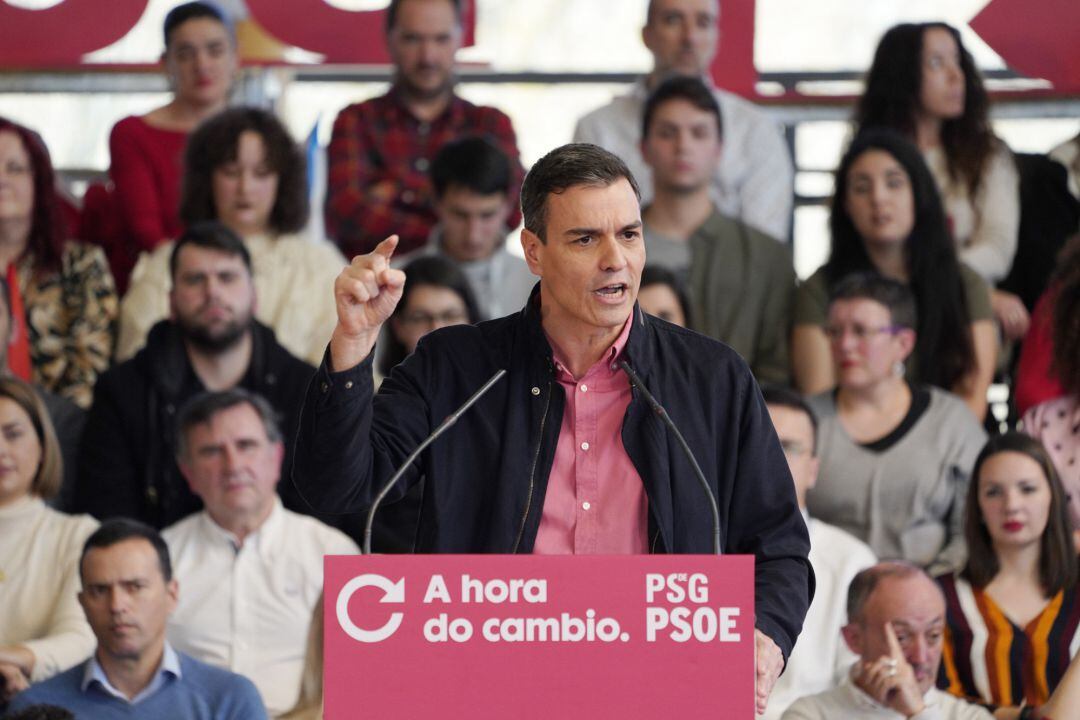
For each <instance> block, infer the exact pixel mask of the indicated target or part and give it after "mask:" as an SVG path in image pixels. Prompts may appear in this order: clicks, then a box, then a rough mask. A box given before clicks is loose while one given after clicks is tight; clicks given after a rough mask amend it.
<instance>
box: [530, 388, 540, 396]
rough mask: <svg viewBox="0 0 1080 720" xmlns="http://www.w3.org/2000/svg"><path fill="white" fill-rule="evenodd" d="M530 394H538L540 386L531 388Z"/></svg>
mask: <svg viewBox="0 0 1080 720" xmlns="http://www.w3.org/2000/svg"><path fill="white" fill-rule="evenodd" d="M532 394H533V395H539V394H540V388H538V387H534V388H533V389H532Z"/></svg>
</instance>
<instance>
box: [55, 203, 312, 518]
mask: <svg viewBox="0 0 1080 720" xmlns="http://www.w3.org/2000/svg"><path fill="white" fill-rule="evenodd" d="M170 269H171V274H172V289H171V290H170V291H169V305H170V308H171V319H169V320H162V321H161V322H159V323H158V324H157V325H155V326H154V327H153V328H151V330H150V334H149V335H148V336H147V339H146V346H145V347H143V349H142V350H140V351H139V352H138V354H136V355H135V357H133V358H131V359H130V360H127V361H125V362H122V363H120V364H119V365H117V366H115V367H113V368H112V369H110V370H109V371H108V372H106V373H105V374H104V375H102V376H101V377H100V378H98V381H97V385H96V386H95V387H94V404H93V406H92V407H91V409H90V415H89V418H88V419H87V424H86V431H85V433H84V434H83V441H82V446H81V449H80V461H79V482H78V488H77V492H76V509H77V510H78V511H80V512H89V513H91V514H93V515H94V516H95V517H97V518H99V519H105V518H108V517H117V516H124V517H130V518H135V519H137V520H141V521H143V522H145V523H147V524H149V525H152V526H154V527H156V528H163V527H166V526H168V525H171V524H172V523H174V522H176V521H177V520H180V519H181V518H183V517H185V516H187V515H190V514H191V513H193V512H195V511H197V510H199V509H200V508H201V507H202V503H201V502H200V501H199V499H198V497H196V496H195V495H194V494H193V493H192V492H191V490H190V489H189V488H188V485H187V482H186V481H185V480H184V478H183V476H182V475H181V474H180V469H179V468H178V467H177V465H176V460H175V457H176V449H175V439H174V435H175V432H176V429H175V423H176V415H177V413H178V412H179V410H180V408H181V407H182V406H183V405H184V403H185V402H186V401H187V400H189V399H191V398H192V397H194V396H195V395H198V394H199V393H201V392H204V391H207V390H213V391H218V390H228V389H230V388H234V387H241V388H243V389H245V390H248V391H249V392H252V393H255V394H257V395H262V396H263V397H265V398H266V399H267V400H268V401H269V402H270V404H271V406H272V407H273V408H274V410H275V411H277V413H278V414H279V415H280V416H281V418H282V420H281V422H282V427H283V429H284V434H285V438H286V443H285V447H286V453H288V452H289V450H290V446H291V443H290V442H289V440H290V439H291V438H292V435H293V429H294V428H295V427H296V418H297V415H298V414H299V412H300V403H301V402H302V401H303V398H304V390H305V389H306V387H307V384H308V382H309V381H310V379H311V377H312V375H313V374H314V368H312V367H311V366H310V365H308V364H307V363H306V362H304V361H302V360H299V359H297V358H295V357H293V356H292V355H291V354H290V353H289V351H288V350H286V349H285V348H284V347H282V346H281V345H279V344H278V342H277V340H276V339H275V337H274V332H273V331H272V330H271V329H270V328H268V327H266V326H265V325H262V324H261V323H259V322H258V321H256V320H255V319H254V318H253V317H252V312H253V310H254V307H255V288H254V285H253V284H252V279H251V258H250V256H249V255H248V251H247V248H245V247H244V243H243V241H242V240H240V238H239V237H237V235H236V234H235V233H233V232H232V231H231V230H229V229H228V228H226V227H225V226H224V225H221V224H220V223H217V222H206V223H198V224H195V225H193V226H191V227H190V228H188V230H187V231H186V232H185V233H184V234H183V235H182V236H181V237H180V239H179V240H177V242H176V246H175V247H174V248H173V253H172V258H171V261H170ZM286 462H288V455H287V454H286ZM285 467H288V466H287V465H286V466H285ZM279 490H280V491H281V495H282V500H283V502H284V503H285V506H286V507H288V508H290V509H293V510H297V511H299V512H304V511H305V510H308V511H309V512H310V509H309V508H307V507H306V506H304V505H303V504H302V502H301V501H300V500H299V498H297V496H296V491H295V489H294V488H293V486H292V484H291V483H281V484H280V486H279Z"/></svg>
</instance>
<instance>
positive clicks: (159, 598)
mask: <svg viewBox="0 0 1080 720" xmlns="http://www.w3.org/2000/svg"><path fill="white" fill-rule="evenodd" d="M79 572H80V575H81V579H82V587H83V589H82V591H81V592H80V593H79V596H78V597H79V603H80V604H81V605H82V608H83V611H84V612H85V613H86V619H87V620H89V621H90V627H91V628H93V630H94V635H95V636H96V637H97V650H96V651H94V654H93V656H92V657H91V658H90V659H89V660H87V661H86V662H85V663H84V664H82V665H77V666H76V667H73V668H71V669H70V670H68V671H67V672H64V673H62V674H60V675H57V676H56V677H54V678H52V679H51V680H47V681H45V682H43V683H40V684H38V685H34V686H33V687H31V688H30V689H29V690H26V691H25V692H23V693H20V694H19V695H18V696H16V698H15V700H14V701H13V702H12V703H11V709H12V710H21V709H23V708H26V707H28V706H31V705H33V704H35V703H49V704H52V705H58V706H60V707H63V708H66V709H67V710H70V711H72V712H73V713H75V716H76V717H80V718H94V720H112V719H113V718H135V719H136V720H141V719H143V718H145V719H146V720H159V719H160V718H170V720H189V719H190V720H195V719H196V718H198V719H199V720H233V719H236V720H239V719H240V718H243V719H244V720H259V719H260V718H263V719H265V718H266V711H265V710H264V709H263V706H262V703H261V702H260V701H259V693H258V691H257V690H256V689H255V686H254V685H252V684H251V682H250V681H249V680H247V679H246V678H244V677H241V676H240V675H234V674H233V673H231V672H228V671H226V670H220V669H218V668H215V667H211V666H210V665H205V664H203V663H201V662H199V661H198V660H195V659H194V658H191V657H188V656H187V655H184V654H183V653H179V652H177V651H176V650H174V649H173V648H172V646H171V645H169V643H168V642H167V641H166V639H165V625H166V623H167V621H168V619H169V616H170V615H171V614H172V612H173V611H174V610H175V608H176V604H177V599H178V595H179V587H178V585H177V582H176V580H175V579H174V578H173V576H172V567H171V564H170V562H169V549H168V547H166V545H165V541H164V540H162V539H161V536H160V535H158V533H157V532H156V531H155V530H154V529H153V528H150V527H148V526H146V525H143V524H142V523H139V522H136V521H134V520H128V519H117V520H110V521H108V522H106V523H105V524H103V525H102V526H101V527H100V528H98V530H97V531H96V532H95V533H94V534H93V535H91V536H90V538H89V539H88V540H87V541H86V545H85V547H84V548H83V551H82V558H81V559H80V561H79Z"/></svg>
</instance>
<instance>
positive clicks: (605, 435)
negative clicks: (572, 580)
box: [533, 315, 649, 555]
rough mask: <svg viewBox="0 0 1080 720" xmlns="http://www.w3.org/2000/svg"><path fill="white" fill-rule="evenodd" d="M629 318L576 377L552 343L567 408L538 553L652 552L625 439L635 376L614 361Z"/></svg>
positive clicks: (538, 536)
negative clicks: (631, 386)
mask: <svg viewBox="0 0 1080 720" xmlns="http://www.w3.org/2000/svg"><path fill="white" fill-rule="evenodd" d="M632 319H633V315H631V316H630V318H629V319H627V321H626V325H624V326H623V330H622V333H620V334H619V337H618V338H617V339H616V340H615V343H614V344H613V345H612V346H611V348H609V349H608V350H607V351H606V352H605V353H604V355H603V357H601V359H600V361H599V362H597V363H596V364H595V365H593V366H592V367H591V368H589V370H588V372H586V373H585V375H584V376H583V377H581V378H579V379H575V378H574V376H573V375H572V374H571V373H570V371H569V370H567V363H566V362H565V361H564V360H563V359H562V358H561V357H560V353H559V351H558V349H557V348H556V349H555V373H556V379H557V380H558V381H559V384H560V385H562V387H563V390H564V391H565V392H566V408H565V410H564V411H563V418H562V426H561V427H560V429H559V442H558V444H557V445H556V446H555V461H554V463H553V464H552V467H551V475H550V476H549V477H548V485H547V494H546V495H545V496H544V510H543V515H542V516H541V518H540V528H539V530H538V531H537V533H536V542H535V544H534V546H533V552H535V553H539V554H570V553H573V554H575V555H578V554H587V555H595V554H630V553H637V554H641V553H646V552H648V545H649V544H648V499H647V498H646V496H645V487H644V485H642V482H641V476H640V475H638V473H637V470H636V469H635V468H634V464H633V463H632V462H631V461H630V456H629V455H627V454H626V448H624V447H623V442H622V424H623V416H624V415H626V408H627V406H628V405H629V404H630V381H629V379H628V378H627V377H626V374H625V373H624V372H623V371H622V370H620V369H619V368H618V367H617V366H616V365H615V360H616V358H618V356H619V354H620V353H621V352H622V350H623V348H624V347H625V346H626V340H627V338H629V337H630V325H631V320H632ZM552 347H554V343H553V344H552Z"/></svg>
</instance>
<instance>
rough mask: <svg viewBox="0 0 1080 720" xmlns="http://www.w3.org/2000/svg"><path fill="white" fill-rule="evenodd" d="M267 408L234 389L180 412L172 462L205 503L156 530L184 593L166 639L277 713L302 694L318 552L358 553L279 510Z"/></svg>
mask: <svg viewBox="0 0 1080 720" xmlns="http://www.w3.org/2000/svg"><path fill="white" fill-rule="evenodd" d="M283 453H284V450H283V447H282V442H281V434H280V432H279V430H278V428H277V426H276V425H275V423H274V413H273V410H272V409H271V408H270V406H269V405H268V404H267V402H266V401H265V400H263V399H262V398H260V397H258V396H257V395H252V394H250V393H248V392H246V391H244V390H241V389H233V390H228V391H225V392H220V393H213V394H204V395H200V396H198V397H196V398H194V399H193V400H192V401H191V402H190V403H189V404H188V405H186V406H185V407H184V409H183V410H182V411H181V414H180V418H179V422H178V427H177V461H178V463H179V465H180V470H181V472H182V473H183V474H184V477H185V478H186V479H187V481H188V484H189V485H190V486H191V490H192V492H194V493H195V494H196V495H198V496H199V497H200V498H202V501H203V503H204V504H205V509H204V510H203V511H202V512H199V513H196V514H194V515H191V516H189V517H187V518H185V519H183V520H181V521H180V522H178V523H176V524H175V525H173V526H172V527H170V528H168V529H166V530H165V531H164V532H163V533H162V534H163V535H164V537H165V540H166V542H168V544H169V550H170V552H171V554H172V557H173V563H174V567H175V573H176V577H177V579H178V580H179V582H180V584H181V586H183V588H184V594H183V595H182V596H181V598H180V602H179V604H178V606H177V608H176V612H174V613H173V615H172V617H171V618H170V619H169V626H168V636H169V641H170V642H171V643H173V644H174V645H175V646H176V647H177V649H179V650H181V651H183V652H186V653H188V654H190V655H192V656H194V657H196V658H198V659H200V660H203V661H205V662H207V663H210V664H211V665H216V666H218V667H223V668H227V669H229V670H232V671H233V672H237V673H240V674H242V675H246V676H247V677H249V678H250V679H251V680H253V681H254V682H255V686H256V687H257V688H258V690H259V693H260V694H261V695H262V698H263V702H264V703H265V704H266V707H267V710H268V711H269V713H270V714H271V715H272V716H277V715H281V714H282V713H285V712H287V711H288V710H289V709H290V708H291V707H292V706H293V705H294V704H295V703H296V700H297V697H298V695H299V691H300V679H301V675H302V672H303V666H304V657H305V649H306V645H307V636H308V628H309V626H310V623H311V619H312V616H313V613H314V612H315V610H316V605H317V602H318V599H319V596H320V593H321V592H322V581H323V573H322V570H323V556H324V555H345V554H355V553H357V552H359V550H358V548H357V547H356V544H355V543H354V542H353V541H352V540H350V539H349V538H348V537H347V536H346V535H344V534H343V533H341V532H339V531H338V530H335V529H333V528H330V527H328V526H326V525H324V524H322V523H320V522H319V521H318V520H315V519H314V518H311V517H307V516H304V515H299V514H297V513H294V512H291V511H289V510H286V509H285V508H284V507H283V506H282V504H281V500H280V499H279V498H278V496H277V494H276V492H275V488H276V487H277V483H278V478H279V476H280V473H281V459H282V455H283Z"/></svg>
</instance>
